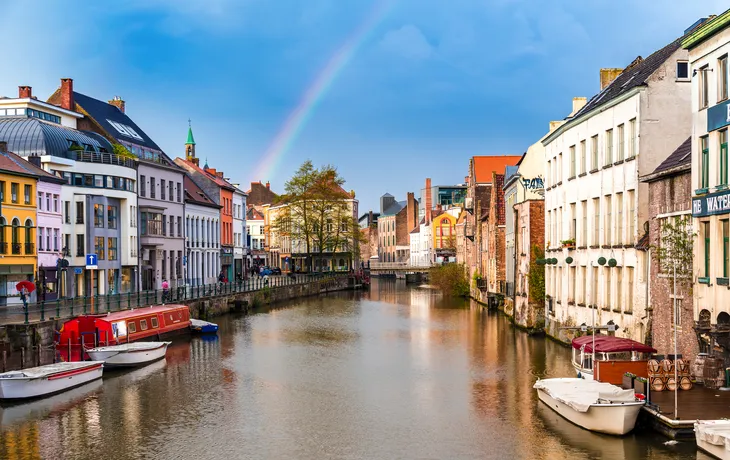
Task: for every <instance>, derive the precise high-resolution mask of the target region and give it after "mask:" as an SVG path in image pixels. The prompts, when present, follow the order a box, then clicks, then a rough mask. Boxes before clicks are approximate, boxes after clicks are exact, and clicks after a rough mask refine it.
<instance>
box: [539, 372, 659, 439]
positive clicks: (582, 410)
mask: <svg viewBox="0 0 730 460" xmlns="http://www.w3.org/2000/svg"><path fill="white" fill-rule="evenodd" d="M534 388H535V389H536V390H537V396H538V398H540V401H542V402H544V403H545V404H547V406H548V407H550V408H551V409H552V410H554V411H555V412H557V413H558V414H560V415H562V416H563V417H565V419H567V420H568V421H570V422H573V423H575V424H576V425H578V426H580V427H583V428H585V429H586V430H591V431H596V432H598V433H606V434H613V435H618V436H621V435H624V434H626V433H628V432H629V431H631V430H633V429H634V425H636V418H637V417H638V416H639V411H640V410H641V407H642V406H643V405H644V404H645V402H644V401H637V399H636V395H635V394H634V391H633V390H624V389H622V388H619V387H617V386H615V385H611V384H610V383H602V382H596V381H595V380H584V379H579V378H574V379H571V378H565V379H544V380H538V381H537V382H536V383H535V386H534Z"/></svg>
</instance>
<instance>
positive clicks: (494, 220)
mask: <svg viewBox="0 0 730 460" xmlns="http://www.w3.org/2000/svg"><path fill="white" fill-rule="evenodd" d="M492 183H493V184H494V187H491V190H490V192H491V197H490V199H489V217H488V220H487V232H488V247H487V252H488V258H489V259H488V260H489V261H488V265H487V270H488V275H489V277H488V280H489V292H490V293H496V294H504V281H505V266H504V263H505V253H504V246H505V236H504V233H505V223H504V192H503V191H502V184H503V183H504V175H503V174H496V173H493V174H492Z"/></svg>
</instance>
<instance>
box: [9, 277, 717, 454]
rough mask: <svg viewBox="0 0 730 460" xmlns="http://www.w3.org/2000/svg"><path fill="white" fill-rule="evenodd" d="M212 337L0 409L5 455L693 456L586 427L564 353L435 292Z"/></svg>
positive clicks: (255, 323)
mask: <svg viewBox="0 0 730 460" xmlns="http://www.w3.org/2000/svg"><path fill="white" fill-rule="evenodd" d="M218 321H219V323H220V326H221V327H220V331H219V336H218V337H217V338H209V339H205V338H191V339H185V340H181V341H176V342H175V343H174V344H173V345H172V346H171V347H170V349H169V351H168V356H167V359H166V360H164V361H160V362H157V363H155V364H152V365H150V366H147V367H145V368H141V369H137V370H133V371H127V372H116V373H115V372H105V375H104V378H103V380H102V381H99V382H96V383H92V384H90V385H88V386H85V387H80V388H78V389H76V390H73V391H71V392H67V393H63V394H60V395H57V396H54V397H52V398H47V399H43V400H40V401H36V402H32V403H27V404H22V405H13V406H3V407H2V409H1V410H0V417H1V418H0V458H1V459H36V458H43V459H94V460H98V459H99V458H114V459H115V460H122V459H148V458H149V459H181V460H188V459H190V460H201V459H222V458H226V459H449V460H451V459H482V458H484V459H523V458H524V459H560V460H564V459H583V458H591V459H696V458H706V457H704V456H703V455H702V454H698V453H697V452H696V451H695V448H694V443H686V442H685V443H679V444H675V445H666V444H665V443H664V442H665V441H666V440H665V439H663V438H661V437H659V436H658V435H654V434H652V433H647V434H637V435H631V436H627V437H624V438H613V437H608V436H600V435H596V434H592V433H590V432H587V431H584V430H582V429H580V428H578V427H576V426H574V425H571V424H570V423H568V422H567V421H565V420H563V419H562V418H560V417H559V416H557V415H556V414H555V413H553V412H552V411H550V410H549V409H546V408H545V407H543V405H542V404H541V403H539V401H538V400H537V398H536V395H535V392H534V390H533V389H532V385H533V383H534V381H535V379H536V378H538V377H561V376H572V369H571V366H570V362H569V352H568V350H567V349H566V348H563V347H561V346H559V345H557V344H555V343H553V342H550V341H548V340H545V339H542V338H532V337H529V336H527V335H526V334H524V333H522V332H520V331H516V330H514V329H513V328H512V327H511V325H510V323H509V322H508V321H507V320H506V319H505V318H504V317H503V316H501V315H499V314H494V313H488V312H486V311H484V310H483V309H481V308H480V307H478V306H477V305H476V304H474V303H470V302H467V301H462V300H454V299H445V298H443V297H442V296H441V295H440V294H439V293H437V292H436V291H434V290H431V289H427V288H410V287H406V286H405V285H404V284H402V283H401V282H396V281H387V282H382V281H381V282H379V283H378V282H377V281H376V282H375V283H374V285H373V286H372V288H371V290H370V292H362V293H354V292H346V293H338V294H331V295H328V296H326V297H321V298H308V299H303V300H301V301H298V302H293V303H290V304H286V305H283V306H281V307H280V308H276V309H273V310H270V311H261V312H256V313H255V314H252V315H250V316H227V317H224V318H219V320H218Z"/></svg>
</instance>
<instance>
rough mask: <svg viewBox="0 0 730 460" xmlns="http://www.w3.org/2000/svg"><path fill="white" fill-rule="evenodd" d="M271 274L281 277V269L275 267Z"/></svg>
mask: <svg viewBox="0 0 730 460" xmlns="http://www.w3.org/2000/svg"><path fill="white" fill-rule="evenodd" d="M271 273H273V274H274V275H281V268H279V267H274V268H272V269H271Z"/></svg>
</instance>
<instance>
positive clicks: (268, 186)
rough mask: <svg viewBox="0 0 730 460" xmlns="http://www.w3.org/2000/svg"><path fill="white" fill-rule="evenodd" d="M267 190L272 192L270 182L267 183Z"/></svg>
mask: <svg viewBox="0 0 730 460" xmlns="http://www.w3.org/2000/svg"><path fill="white" fill-rule="evenodd" d="M266 188H267V189H268V190H270V189H271V183H270V182H269V181H266Z"/></svg>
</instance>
